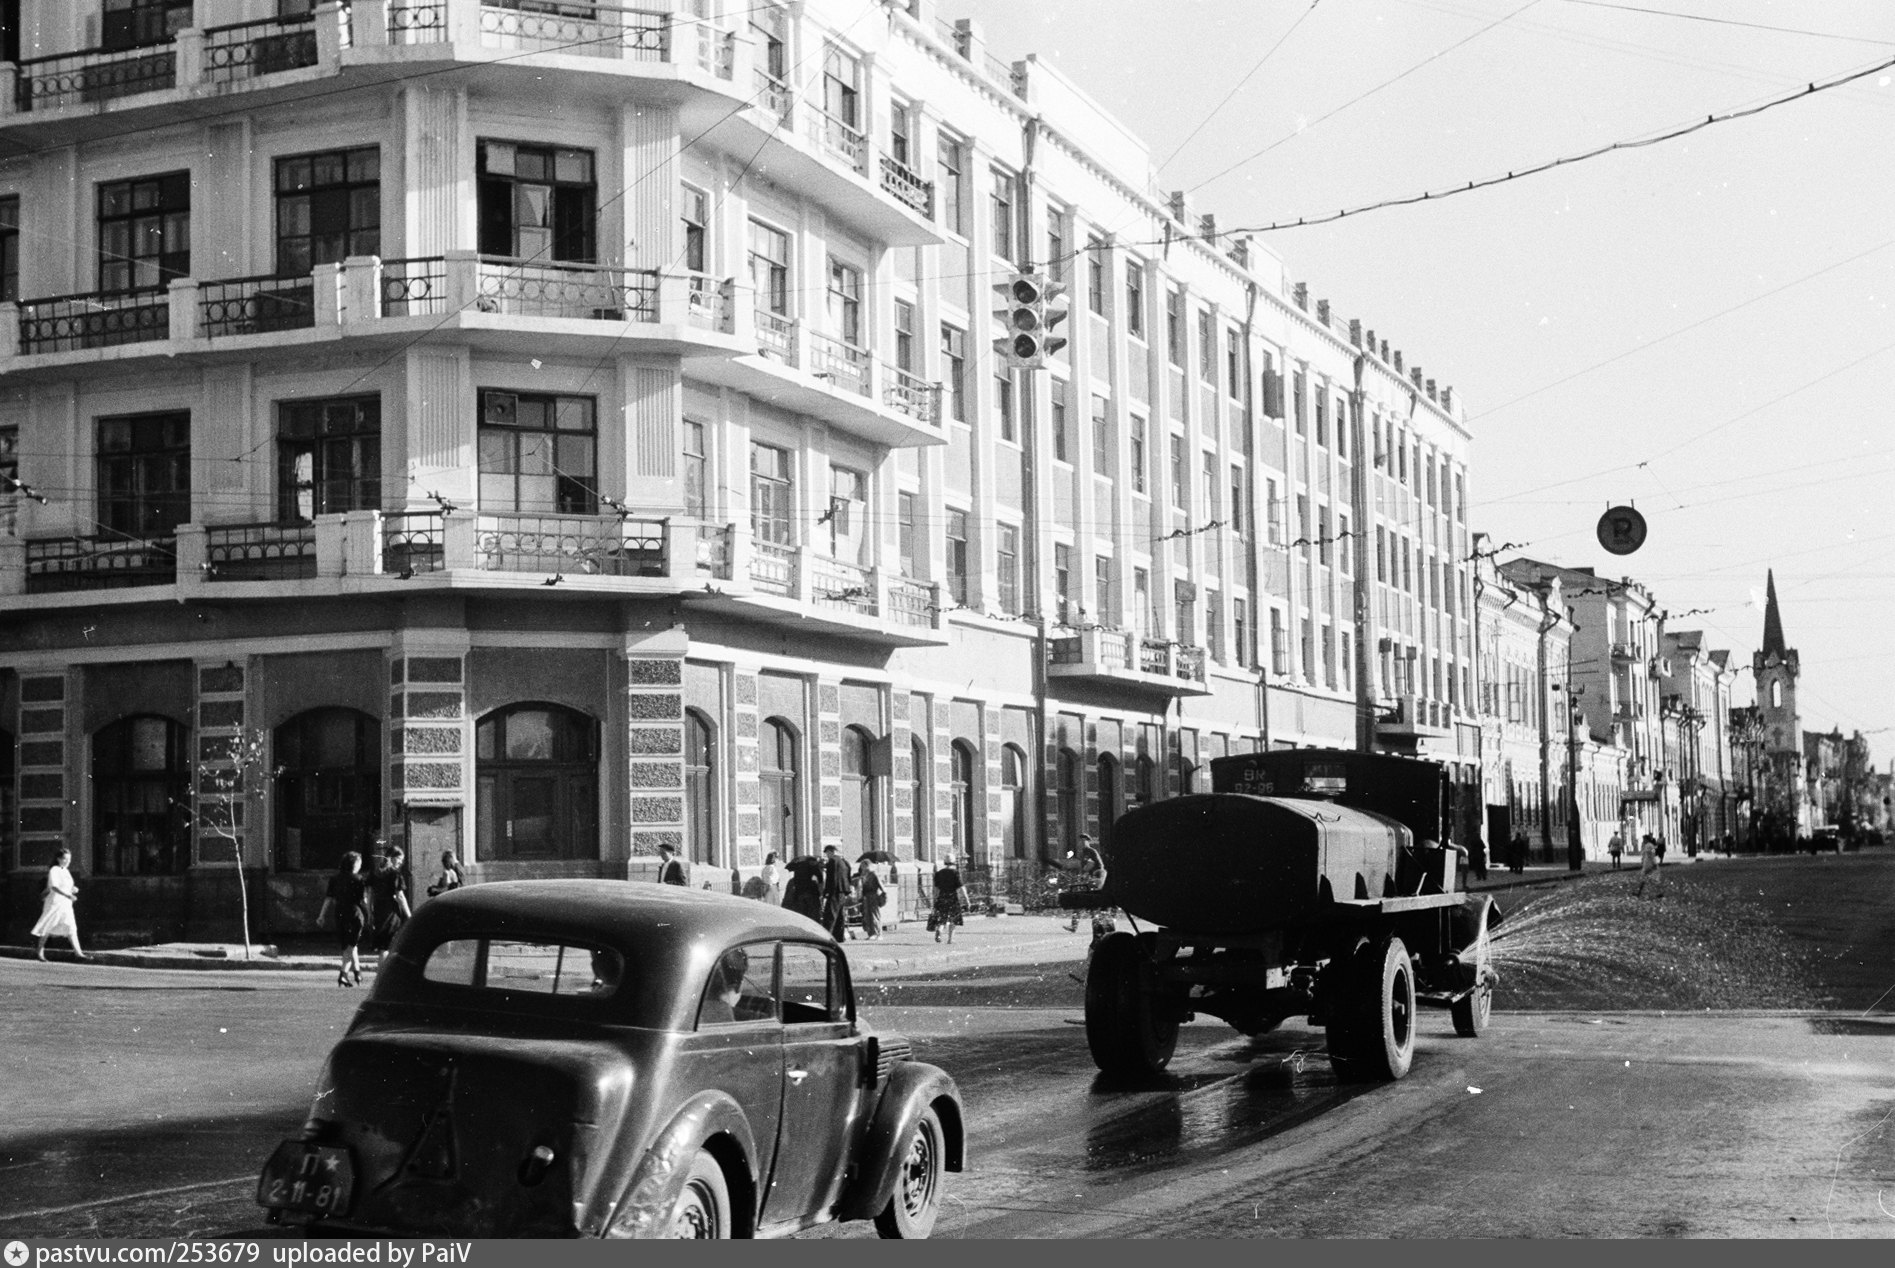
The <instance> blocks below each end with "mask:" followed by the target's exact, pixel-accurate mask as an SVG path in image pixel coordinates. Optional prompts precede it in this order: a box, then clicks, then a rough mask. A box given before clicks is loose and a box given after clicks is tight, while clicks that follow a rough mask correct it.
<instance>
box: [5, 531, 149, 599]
mask: <svg viewBox="0 0 1895 1268" xmlns="http://www.w3.org/2000/svg"><path fill="white" fill-rule="evenodd" d="M177 575H178V545H177V539H176V538H175V537H150V538H136V537H131V538H128V537H124V536H115V537H55V538H51V539H48V540H42V541H28V542H27V543H26V592H27V593H28V594H56V593H60V592H63V591H70V590H114V589H119V588H121V587H125V586H164V585H170V584H171V583H172V582H174V581H176V580H177Z"/></svg>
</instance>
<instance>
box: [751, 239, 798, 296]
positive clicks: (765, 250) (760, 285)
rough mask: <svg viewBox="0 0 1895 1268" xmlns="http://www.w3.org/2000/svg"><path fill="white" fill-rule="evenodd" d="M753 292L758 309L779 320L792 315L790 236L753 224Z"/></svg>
mask: <svg viewBox="0 0 1895 1268" xmlns="http://www.w3.org/2000/svg"><path fill="white" fill-rule="evenodd" d="M750 288H751V290H752V291H753V292H754V293H755V302H756V305H757V307H759V308H761V309H763V310H764V311H766V312H772V313H775V314H777V315H778V316H779V317H787V316H788V315H789V311H790V235H789V234H787V233H784V232H783V231H782V230H781V229H773V228H771V227H770V226H769V225H766V224H764V223H762V222H761V221H757V220H752V221H751V222H750Z"/></svg>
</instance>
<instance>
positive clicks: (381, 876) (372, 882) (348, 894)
mask: <svg viewBox="0 0 1895 1268" xmlns="http://www.w3.org/2000/svg"><path fill="white" fill-rule="evenodd" d="M407 861H408V856H407V853H406V852H405V851H404V850H403V849H402V848H401V847H400V846H398V845H394V846H388V847H386V848H385V849H383V850H382V851H381V852H380V853H379V854H377V855H376V856H375V858H374V861H373V862H372V863H371V864H369V865H367V866H366V868H365V865H364V863H363V859H362V855H361V853H360V852H359V851H356V850H349V851H348V852H346V853H345V854H343V856H342V862H341V863H340V864H339V865H338V866H337V868H336V873H335V875H334V876H332V877H330V878H329V892H328V894H327V895H326V896H325V897H324V898H323V900H322V911H321V912H320V913H319V914H318V915H317V917H316V923H317V924H319V925H324V926H328V925H331V924H332V923H333V926H334V928H335V932H336V938H337V941H338V942H340V944H341V946H342V965H341V967H340V968H339V969H338V970H337V971H336V985H337V986H355V985H358V984H359V983H360V982H361V981H362V952H363V951H365V950H366V951H373V952H375V954H376V967H377V968H379V967H380V966H381V963H382V961H384V960H386V959H387V958H388V948H389V947H390V945H392V944H393V942H394V940H395V935H396V934H397V933H398V932H400V930H401V927H402V926H403V925H405V924H407V923H408V918H409V917H410V916H412V915H413V914H414V907H413V905H412V904H411V903H410V902H409V899H408V873H407V869H406V866H405V865H406V863H407ZM465 883H466V876H465V874H464V873H463V871H462V870H461V864H460V860H459V859H458V858H457V857H455V855H454V854H453V852H452V851H450V852H448V853H446V854H443V855H442V856H441V875H440V877H439V878H438V879H437V880H436V881H435V883H434V884H432V885H430V886H428V894H429V896H430V897H432V896H434V895H436V894H443V893H446V892H447V891H448V890H451V889H459V888H460V887H461V886H462V885H463V884H465Z"/></svg>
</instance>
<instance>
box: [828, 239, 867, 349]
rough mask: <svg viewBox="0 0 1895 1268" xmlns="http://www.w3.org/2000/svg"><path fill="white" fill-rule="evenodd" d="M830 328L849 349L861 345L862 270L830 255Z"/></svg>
mask: <svg viewBox="0 0 1895 1268" xmlns="http://www.w3.org/2000/svg"><path fill="white" fill-rule="evenodd" d="M829 328H830V329H831V330H833V331H835V332H836V334H837V335H838V336H840V337H841V339H842V342H844V343H846V344H848V345H849V346H850V347H851V348H860V347H861V346H862V270H861V269H858V268H856V267H855V266H854V265H853V264H845V263H843V262H842V261H841V260H838V259H836V258H835V257H834V256H831V257H829Z"/></svg>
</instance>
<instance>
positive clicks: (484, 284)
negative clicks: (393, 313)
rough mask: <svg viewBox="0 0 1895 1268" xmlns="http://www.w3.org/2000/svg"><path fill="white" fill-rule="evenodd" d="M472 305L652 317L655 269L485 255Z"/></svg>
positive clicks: (541, 313) (535, 312)
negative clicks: (621, 267) (477, 296)
mask: <svg viewBox="0 0 1895 1268" xmlns="http://www.w3.org/2000/svg"><path fill="white" fill-rule="evenodd" d="M384 276H385V275H384ZM475 306H476V307H478V308H479V309H480V310H481V311H482V312H490V313H512V314H515V315H518V316H523V317H579V318H589V319H591V320H594V321H656V320H657V319H658V274H657V273H656V272H655V271H653V270H651V269H618V268H611V267H608V266H606V265H600V264H531V263H528V262H526V261H523V260H508V259H501V258H497V257H493V256H483V257H482V258H481V260H480V283H479V298H478V299H476V300H475Z"/></svg>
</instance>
